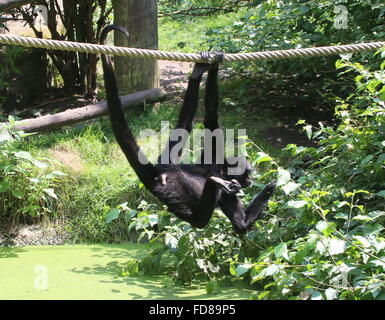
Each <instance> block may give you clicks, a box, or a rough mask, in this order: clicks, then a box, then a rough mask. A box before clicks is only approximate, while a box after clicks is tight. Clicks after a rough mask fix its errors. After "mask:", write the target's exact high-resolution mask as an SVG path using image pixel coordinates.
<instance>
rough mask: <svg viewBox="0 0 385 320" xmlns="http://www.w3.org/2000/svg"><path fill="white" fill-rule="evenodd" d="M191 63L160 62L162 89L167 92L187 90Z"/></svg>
mask: <svg viewBox="0 0 385 320" xmlns="http://www.w3.org/2000/svg"><path fill="white" fill-rule="evenodd" d="M192 65H193V64H192V63H191V62H177V61H164V60H159V76H160V87H161V88H163V89H164V90H165V91H167V92H175V91H176V92H181V91H183V90H185V89H186V88H187V80H188V73H189V72H190V71H191V68H192Z"/></svg>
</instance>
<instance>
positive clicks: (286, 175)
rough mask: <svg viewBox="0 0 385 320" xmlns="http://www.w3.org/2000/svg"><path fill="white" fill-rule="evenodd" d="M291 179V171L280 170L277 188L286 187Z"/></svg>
mask: <svg viewBox="0 0 385 320" xmlns="http://www.w3.org/2000/svg"><path fill="white" fill-rule="evenodd" d="M290 178H291V174H290V172H289V171H287V170H285V169H282V168H278V177H277V187H279V186H284V185H286V184H287V183H288V182H289V181H290Z"/></svg>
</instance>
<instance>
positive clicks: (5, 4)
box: [0, 0, 42, 12]
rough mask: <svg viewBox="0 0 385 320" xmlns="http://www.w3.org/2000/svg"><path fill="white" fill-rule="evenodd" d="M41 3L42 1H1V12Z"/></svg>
mask: <svg viewBox="0 0 385 320" xmlns="http://www.w3.org/2000/svg"><path fill="white" fill-rule="evenodd" d="M41 2H42V1H41V0H0V12H3V11H8V10H10V9H14V8H18V7H21V6H24V5H26V4H31V3H41Z"/></svg>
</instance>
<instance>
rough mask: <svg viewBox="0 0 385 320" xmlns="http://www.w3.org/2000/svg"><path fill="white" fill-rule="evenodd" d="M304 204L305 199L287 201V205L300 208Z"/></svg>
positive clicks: (305, 203)
mask: <svg viewBox="0 0 385 320" xmlns="http://www.w3.org/2000/svg"><path fill="white" fill-rule="evenodd" d="M306 205H307V202H306V201H305V200H291V201H289V202H288V203H287V206H288V207H291V208H296V209H299V208H302V207H303V206H306Z"/></svg>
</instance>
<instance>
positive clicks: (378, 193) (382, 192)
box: [376, 190, 385, 198]
mask: <svg viewBox="0 0 385 320" xmlns="http://www.w3.org/2000/svg"><path fill="white" fill-rule="evenodd" d="M376 196H379V197H383V198H385V190H382V191H380V192H377V193H376Z"/></svg>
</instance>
